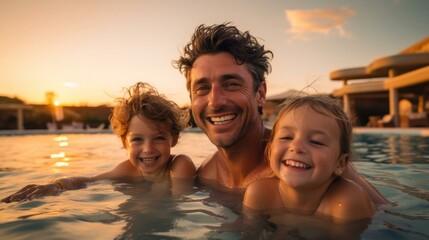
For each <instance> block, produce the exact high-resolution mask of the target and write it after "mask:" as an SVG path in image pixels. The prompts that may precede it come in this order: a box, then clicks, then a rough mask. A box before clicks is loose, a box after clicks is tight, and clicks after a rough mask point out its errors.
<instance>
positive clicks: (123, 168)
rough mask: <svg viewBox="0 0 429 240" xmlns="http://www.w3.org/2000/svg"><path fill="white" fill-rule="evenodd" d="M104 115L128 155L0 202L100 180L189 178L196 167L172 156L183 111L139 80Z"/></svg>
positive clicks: (30, 187)
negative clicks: (93, 172) (95, 171)
mask: <svg viewBox="0 0 429 240" xmlns="http://www.w3.org/2000/svg"><path fill="white" fill-rule="evenodd" d="M115 102H116V105H115V106H114V108H113V112H112V114H111V116H110V123H111V127H112V129H113V131H114V132H115V133H116V135H118V137H119V138H120V139H121V141H122V144H123V147H124V148H125V149H127V152H128V155H129V159H128V160H125V161H123V162H121V163H120V164H118V165H117V166H116V167H115V168H113V169H112V170H111V171H108V172H105V173H101V174H99V175H97V176H94V177H68V178H61V179H57V180H55V181H53V182H52V183H48V184H43V185H35V184H31V185H28V186H26V187H24V188H22V189H21V190H19V191H18V192H16V193H14V194H12V195H10V196H8V197H6V198H4V199H2V200H1V201H2V202H13V201H23V200H31V199H33V198H38V197H42V196H46V195H56V194H58V193H60V192H62V191H66V190H72V189H78V188H81V187H82V186H83V185H85V183H88V182H93V181H98V180H105V179H127V180H131V181H132V182H139V181H152V182H156V181H162V180H165V179H168V178H171V179H173V180H174V179H193V178H194V177H195V175H196V168H195V165H194V163H193V162H192V160H191V159H190V158H189V157H188V156H186V155H182V154H180V155H172V154H171V148H173V147H174V146H175V145H176V144H177V142H178V139H179V134H180V132H181V131H182V130H183V129H184V128H185V127H186V126H187V117H186V116H187V115H186V114H182V112H181V110H180V108H179V107H178V106H177V104H175V103H174V102H172V101H170V100H168V99H166V98H165V97H164V96H163V95H160V94H159V93H158V92H157V91H156V89H155V88H153V87H151V86H150V85H149V84H147V83H142V82H139V83H137V84H135V85H133V86H132V87H130V88H129V89H127V91H126V96H125V97H123V98H117V99H116V101H115Z"/></svg>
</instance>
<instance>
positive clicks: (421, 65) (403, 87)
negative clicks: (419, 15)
mask: <svg viewBox="0 0 429 240" xmlns="http://www.w3.org/2000/svg"><path fill="white" fill-rule="evenodd" d="M330 78H331V80H333V81H343V83H344V85H343V86H342V87H341V88H338V89H335V90H334V91H333V92H332V95H333V96H334V97H340V98H342V99H343V104H344V109H345V110H346V111H347V112H349V113H350V114H352V115H354V116H355V117H356V118H357V125H361V126H362V125H366V126H379V127H380V126H391V127H429V37H428V38H425V39H423V40H421V41H420V42H417V43H415V44H413V45H412V46H410V47H408V48H407V49H405V50H403V51H401V52H400V53H399V54H395V55H391V56H387V57H382V58H378V59H375V60H374V61H372V62H371V63H369V64H368V65H366V66H363V67H357V68H349V69H339V70H335V71H332V72H331V73H330Z"/></svg>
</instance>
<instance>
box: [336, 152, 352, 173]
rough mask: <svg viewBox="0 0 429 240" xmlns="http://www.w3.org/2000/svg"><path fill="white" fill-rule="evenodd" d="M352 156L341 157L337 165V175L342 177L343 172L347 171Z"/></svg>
mask: <svg viewBox="0 0 429 240" xmlns="http://www.w3.org/2000/svg"><path fill="white" fill-rule="evenodd" d="M349 161H350V156H349V154H347V153H344V154H342V155H341V156H340V158H339V159H338V161H337V165H336V168H335V175H337V176H341V175H342V174H343V172H344V171H345V170H346V169H347V164H349Z"/></svg>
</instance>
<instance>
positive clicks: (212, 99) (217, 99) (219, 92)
mask: <svg viewBox="0 0 429 240" xmlns="http://www.w3.org/2000/svg"><path fill="white" fill-rule="evenodd" d="M225 103H226V95H225V92H224V91H223V89H222V87H221V86H220V85H218V84H214V85H213V86H212V88H211V90H210V94H209V106H210V107H212V108H213V109H219V108H221V107H222V106H223V105H225Z"/></svg>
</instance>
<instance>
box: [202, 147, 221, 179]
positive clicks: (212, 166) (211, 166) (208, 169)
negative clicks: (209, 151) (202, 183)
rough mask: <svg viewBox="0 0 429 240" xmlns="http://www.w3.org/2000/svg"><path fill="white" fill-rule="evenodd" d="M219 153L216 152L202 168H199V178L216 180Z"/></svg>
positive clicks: (205, 161)
mask: <svg viewBox="0 0 429 240" xmlns="http://www.w3.org/2000/svg"><path fill="white" fill-rule="evenodd" d="M217 155H218V152H215V153H214V154H213V155H211V156H209V157H208V158H207V159H206V160H204V162H203V163H201V165H200V167H198V171H197V174H198V177H200V178H203V179H209V180H215V179H216V178H217V167H216V161H217V158H218V157H217Z"/></svg>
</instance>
